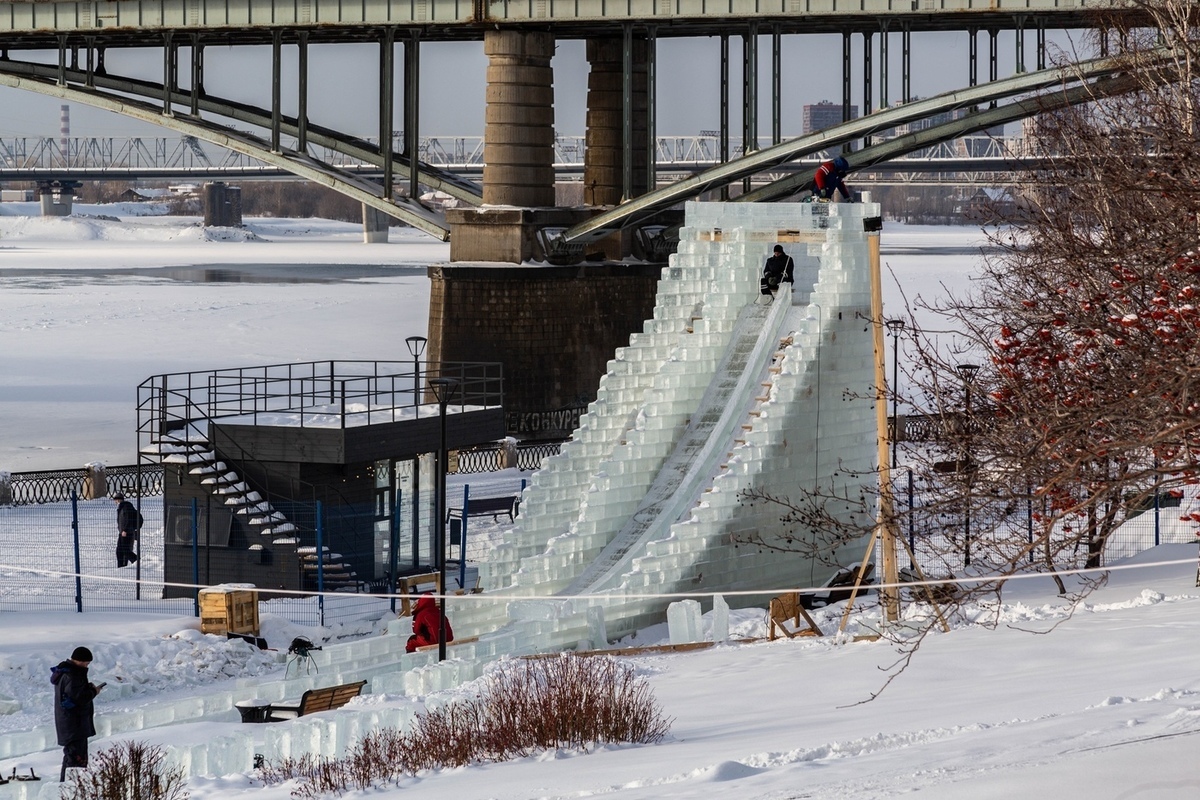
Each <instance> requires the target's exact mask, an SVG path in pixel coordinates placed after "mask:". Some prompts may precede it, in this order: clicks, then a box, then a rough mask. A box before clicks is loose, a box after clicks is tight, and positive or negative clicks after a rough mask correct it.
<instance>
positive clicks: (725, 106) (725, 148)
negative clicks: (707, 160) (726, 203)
mask: <svg viewBox="0 0 1200 800" xmlns="http://www.w3.org/2000/svg"><path fill="white" fill-rule="evenodd" d="M720 122H721V124H720V125H718V126H717V128H718V131H717V136H718V137H719V139H720V141H719V142H717V146H718V147H719V148H720V150H721V163H722V164H725V163H727V162H728V161H729V34H727V33H723V34H721V120H720ZM720 196H721V200H728V199H729V186H727V185H722V186H721V192H720Z"/></svg>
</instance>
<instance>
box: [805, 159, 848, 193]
mask: <svg viewBox="0 0 1200 800" xmlns="http://www.w3.org/2000/svg"><path fill="white" fill-rule="evenodd" d="M849 171H850V162H848V161H846V159H844V158H842V157H841V156H838V157H837V158H835V159H833V160H832V161H826V162H825V163H824V164H822V165H821V166H819V167H817V174H816V177H815V179H814V180H815V182H816V184H817V188H816V190H815V191H814V192H813V195H814V196H815V197H820V198H822V199H824V200H830V199H832V198H833V192H834V190H835V189H836V190H837V191H839V192H841V193H842V198H843V199H845V200H849V199H850V190H849V189H847V188H846V183H845V181H843V180H842V179H843V178H845V177H846V173H848V172H849Z"/></svg>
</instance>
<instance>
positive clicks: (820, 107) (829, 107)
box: [803, 100, 858, 133]
mask: <svg viewBox="0 0 1200 800" xmlns="http://www.w3.org/2000/svg"><path fill="white" fill-rule="evenodd" d="M845 108H846V107H845V106H843V105H842V104H840V103H831V102H829V101H828V100H822V101H821V102H819V103H816V104H810V105H806V106H805V107H804V131H803V132H804V133H812V132H813V131H819V130H822V129H823V128H830V127H833V126H834V125H841V124H842V123H843V122H845V121H846V120H847V119H856V118H857V117H858V106H850V114H849V116H846V115H845V114H843V110H844V109H845Z"/></svg>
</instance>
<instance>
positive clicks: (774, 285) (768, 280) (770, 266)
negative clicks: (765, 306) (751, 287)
mask: <svg viewBox="0 0 1200 800" xmlns="http://www.w3.org/2000/svg"><path fill="white" fill-rule="evenodd" d="M795 268H796V265H795V263H793V261H792V257H791V256H789V255H788V254H787V253H785V252H783V245H779V244H777V245H775V250H774V252H773V253H772V254H771V257H770V258H768V259H767V263H766V264H764V265H763V274H762V277H761V278H760V279H759V282H758V286H759V291H760V296H759V298H758V299H759V300H762V299H763V298H764V297H765V298H766V301H765V302H768V303H769V302H771V301H772V300H773V299H774V297H775V292H777V291H778V290H779V284H780V283H791V282H792V271H793V270H794V269H795Z"/></svg>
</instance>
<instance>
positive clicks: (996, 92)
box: [561, 49, 1170, 244]
mask: <svg viewBox="0 0 1200 800" xmlns="http://www.w3.org/2000/svg"><path fill="white" fill-rule="evenodd" d="M1160 58H1161V59H1162V61H1161V62H1160V63H1162V64H1167V63H1169V60H1170V51H1168V50H1165V49H1164V50H1162V51H1161V55H1160ZM1126 66H1127V62H1126V61H1125V60H1123V59H1121V58H1120V57H1109V58H1100V59H1093V60H1091V61H1086V62H1081V63H1079V64H1075V65H1072V66H1071V67H1070V68H1053V69H1045V70H1040V71H1038V72H1031V73H1025V74H1019V75H1015V76H1013V77H1011V78H1006V79H1004V80H999V81H996V82H994V83H989V84H984V85H982V86H976V87H972V88H968V89H961V90H958V91H953V92H946V93H944V94H940V95H937V96H936V97H931V98H929V99H926V100H918V101H915V102H912V103H909V104H907V105H902V106H897V107H894V108H891V109H888V110H886V111H880V112H878V113H876V114H873V115H871V116H870V117H862V118H859V119H856V120H852V121H850V122H846V123H843V124H841V125H837V126H834V127H832V128H827V129H825V130H822V131H818V132H816V133H814V134H810V135H808V136H801V137H799V138H797V139H792V140H791V141H788V142H783V143H781V144H778V145H774V146H772V147H769V148H765V149H763V150H760V151H758V152H756V153H751V154H749V155H746V156H743V157H742V158H740V159H737V160H735V161H730V162H727V163H724V164H721V165H718V166H716V167H713V168H711V169H708V170H705V171H703V172H701V173H699V174H697V175H693V176H691V177H690V178H686V179H684V180H682V181H678V182H676V183H673V184H671V185H669V186H665V187H663V188H660V189H656V190H654V191H651V192H648V193H646V194H644V195H642V196H641V197H639V198H637V199H636V200H633V201H630V202H628V203H623V204H621V205H620V206H618V207H616V208H614V209H612V210H610V211H607V212H604V213H601V214H598V215H597V216H594V217H592V218H591V219H589V220H587V221H586V222H582V223H579V224H578V225H575V226H573V227H571V228H568V229H567V230H565V231H564V232H563V234H562V237H561V239H562V242H563V243H564V244H579V243H583V242H589V241H593V240H596V239H600V238H603V237H605V236H608V235H609V234H611V233H612V232H613V231H615V230H620V229H622V228H629V227H637V226H639V225H640V224H642V223H645V222H647V221H649V220H651V219H653V218H654V216H655V215H657V214H658V213H660V212H662V211H664V210H666V209H668V208H670V207H671V206H673V205H675V204H677V203H679V202H681V201H683V200H686V199H688V198H692V197H696V196H698V195H700V194H703V193H704V192H707V191H711V190H714V189H720V188H721V187H723V186H728V185H729V184H731V183H734V182H736V181H738V180H744V179H748V178H749V177H750V176H752V175H756V174H758V173H762V172H768V171H770V170H772V169H778V168H779V167H781V166H782V165H786V164H788V163H790V162H794V161H796V160H797V159H800V158H803V157H805V156H808V155H811V154H813V153H818V152H822V151H830V150H833V149H835V148H838V147H840V146H841V145H843V144H847V143H849V142H851V141H854V140H856V139H864V138H866V139H868V140H869V139H870V137H872V136H873V135H876V134H878V133H879V132H880V131H883V130H887V129H889V128H894V127H896V126H898V125H902V124H904V123H906V122H910V121H912V120H917V119H922V118H924V117H928V116H932V115H935V114H940V113H945V112H947V111H953V110H962V109H969V111H968V113H966V114H965V115H964V116H963V117H961V118H959V119H956V120H953V121H951V122H947V123H943V124H941V125H935V126H931V127H929V128H925V129H923V130H919V131H916V132H914V133H910V134H907V135H905V136H899V137H896V138H895V139H889V140H888V141H886V142H883V143H881V144H876V145H871V146H868V147H866V148H864V149H862V150H860V151H857V152H854V153H845V158H846V160H847V161H848V162H849V163H850V168H851V170H861V169H864V168H866V167H871V166H874V165H877V164H880V163H883V162H885V161H889V160H891V159H894V158H897V157H899V156H901V155H903V154H905V153H909V152H913V151H918V150H923V149H925V148H928V147H932V146H934V145H937V144H939V143H942V142H947V141H951V140H953V139H956V138H959V137H961V136H965V135H967V134H970V133H974V132H976V131H981V130H986V129H987V128H990V127H993V126H995V125H1002V124H1005V123H1008V122H1012V121H1015V120H1018V119H1023V118H1025V117H1029V116H1033V115H1035V114H1038V113H1042V112H1044V111H1047V110H1053V109H1056V108H1062V107H1064V106H1065V105H1072V104H1077V103H1085V102H1088V101H1089V100H1091V99H1094V98H1098V97H1104V96H1106V95H1109V94H1117V93H1121V92H1126V91H1131V90H1132V89H1133V88H1135V84H1134V82H1133V81H1132V80H1131V79H1129V78H1128V76H1125V77H1123V78H1121V79H1120V80H1117V79H1116V78H1114V75H1119V74H1120V73H1121V71H1122V70H1123V69H1124V68H1125V67H1126ZM1055 87H1061V91H1058V90H1055V91H1046V90H1049V89H1053V88H1055ZM1038 91H1043V92H1044V94H1040V95H1037V94H1033V93H1035V92H1038ZM1019 95H1027V96H1026V97H1024V98H1022V99H1020V100H1017V101H1014V102H1012V103H1008V104H1006V105H996V101H999V100H1002V99H1004V98H1009V97H1016V96H1019ZM984 105H988V106H990V107H988V108H986V109H981V107H982V106H984ZM815 172H816V170H815V169H813V168H808V169H801V170H797V171H794V172H792V173H791V174H790V175H788V176H787V177H785V178H782V179H780V180H777V181H774V182H772V183H771V184H769V185H767V186H765V187H761V188H759V189H755V190H753V191H748V192H746V193H744V194H742V195H740V196H739V197H737V198H736V200H737V201H739V202H755V201H772V200H780V199H783V198H786V197H789V196H791V195H794V194H797V193H799V192H801V191H804V190H805V188H806V187H808V186H809V184H811V182H812V180H813V177H814V175H815Z"/></svg>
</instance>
